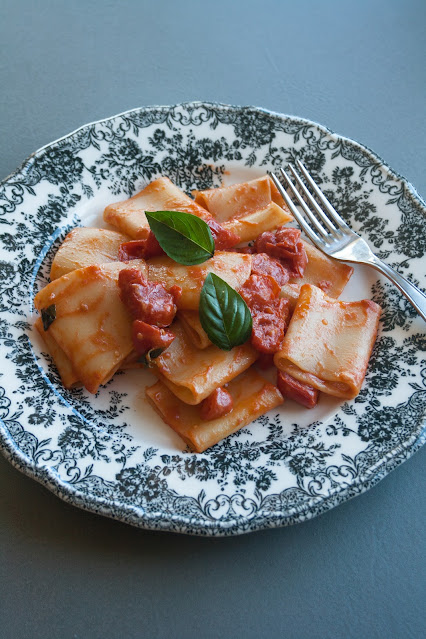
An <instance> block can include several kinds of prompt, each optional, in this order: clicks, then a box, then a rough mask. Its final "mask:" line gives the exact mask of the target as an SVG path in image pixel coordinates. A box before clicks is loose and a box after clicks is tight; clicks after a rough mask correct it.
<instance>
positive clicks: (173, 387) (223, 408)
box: [34, 176, 380, 452]
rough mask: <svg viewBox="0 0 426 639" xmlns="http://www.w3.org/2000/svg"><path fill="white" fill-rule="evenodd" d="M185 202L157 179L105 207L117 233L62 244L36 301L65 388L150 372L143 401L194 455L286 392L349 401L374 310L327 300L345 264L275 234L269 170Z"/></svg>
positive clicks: (275, 196)
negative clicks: (270, 373) (270, 371)
mask: <svg viewBox="0 0 426 639" xmlns="http://www.w3.org/2000/svg"><path fill="white" fill-rule="evenodd" d="M193 196H194V198H195V199H191V198H190V197H189V196H188V195H186V194H185V193H183V192H182V191H181V190H180V189H179V188H178V187H177V186H175V185H174V184H173V183H172V182H170V180H169V179H168V178H164V177H163V178H159V179H157V180H154V181H153V182H151V183H150V184H149V185H148V186H146V187H145V188H144V189H143V190H142V191H141V192H140V193H137V194H136V195H134V196H133V197H132V198H130V199H129V200H125V201H123V202H118V203H116V204H111V205H109V206H107V208H106V209H105V212H104V219H105V221H106V222H108V223H109V224H111V225H112V226H114V227H115V228H116V230H115V231H112V230H107V229H94V228H90V229H87V228H75V229H73V230H72V231H71V232H70V233H69V234H68V236H67V237H66V238H65V240H64V242H63V244H62V245H61V246H60V248H59V249H58V251H57V253H56V256H55V258H54V260H53V263H52V267H51V274H50V279H51V282H50V283H49V284H48V285H47V286H46V287H45V288H44V289H43V290H41V291H40V292H39V293H38V294H37V295H36V297H35V300H34V303H35V307H36V309H37V310H38V311H40V313H41V317H39V318H38V319H37V321H36V328H37V330H38V332H39V333H40V335H41V336H42V337H43V338H44V341H45V344H46V347H47V349H48V350H49V352H50V355H51V356H52V358H53V360H54V362H55V364H56V366H57V369H58V372H59V374H60V376H61V379H62V382H63V385H64V386H65V387H66V388H69V389H71V388H74V387H75V386H77V385H80V384H82V385H84V386H85V387H86V389H87V390H88V391H89V392H91V393H96V392H98V390H99V388H100V387H101V386H102V385H104V384H106V383H107V382H108V381H109V380H110V379H111V377H112V376H113V375H114V373H115V372H116V371H117V370H125V369H126V368H134V367H142V366H149V367H150V368H151V370H152V372H153V374H154V375H155V376H156V378H157V381H156V383H155V384H153V385H152V386H150V387H149V388H147V389H146V396H147V400H148V401H149V403H150V404H151V405H152V406H153V407H154V409H155V410H156V412H157V413H158V414H159V415H160V416H161V417H162V419H163V420H164V421H165V423H166V424H168V425H169V426H170V427H171V428H172V429H173V430H174V431H176V432H177V433H178V434H179V435H180V436H181V437H182V439H183V440H184V441H185V442H186V443H187V444H188V445H189V446H190V447H191V448H192V449H193V450H195V451H197V452H202V451H204V450H205V449H206V448H208V447H210V446H213V445H214V444H216V443H217V442H218V441H220V440H221V439H222V438H223V437H227V436H228V435H230V434H231V433H234V432H235V431H236V430H238V429H240V428H242V427H243V426H245V425H247V424H248V423H250V422H251V421H252V420H253V419H254V418H256V417H258V416H259V415H261V414H263V413H265V412H267V411H268V410H271V409H272V408H275V407H276V406H278V405H280V404H282V403H283V402H284V400H285V399H286V398H287V399H290V400H295V401H297V402H299V403H300V404H302V405H304V406H306V407H308V408H310V407H313V406H315V404H316V403H317V401H318V395H319V394H320V393H326V394H329V395H334V396H337V397H341V398H344V399H350V398H353V397H355V396H356V395H357V394H358V393H359V391H360V389H361V385H362V382H363V379H364V376H365V372H366V368H367V365H368V360H369V358H370V355H371V351H372V348H373V345H374V341H375V338H376V334H377V327H378V321H379V314H380V307H379V306H378V305H377V304H375V303H374V302H372V301H370V300H361V301H359V302H342V301H340V300H338V299H337V298H338V297H339V295H340V294H341V292H342V291H343V289H344V287H345V285H346V284H347V282H348V281H349V278H350V277H351V274H352V270H353V269H352V268H351V267H349V266H347V265H345V264H341V263H339V262H336V261H335V260H332V259H330V258H328V257H327V256H325V255H324V254H322V253H321V252H320V251H318V250H317V249H316V248H314V247H313V246H312V245H311V244H309V243H308V242H305V241H303V240H302V239H301V238H300V231H298V230H297V229H294V228H292V227H290V226H286V225H287V223H288V222H290V221H291V220H292V217H291V215H290V214H289V212H288V210H287V208H286V206H285V204H284V202H283V200H282V199H281V196H280V195H279V193H278V191H277V190H276V188H275V186H274V185H273V183H272V181H271V180H270V179H269V177H267V176H265V177H262V178H258V179H256V180H252V181H250V182H246V183H242V184H235V185H232V186H228V187H222V188H216V189H209V190H207V191H195V192H194V193H193ZM193 216H195V217H196V218H197V219H196V220H194V217H193ZM154 222H155V225H154ZM247 243H248V244H247ZM182 247H184V249H183V248H182ZM191 247H193V248H194V255H192V256H191V255H190V253H191V250H192V248H191ZM185 251H186V252H187V253H188V255H184V256H183V257H182V255H183V254H184V253H185ZM171 256H174V257H171ZM176 256H178V257H176ZM271 367H275V368H276V383H275V384H273V383H271V382H269V381H266V379H264V377H263V376H262V374H261V373H260V372H259V369H260V371H261V370H262V369H266V368H271ZM255 369H258V370H257V371H256V370H255Z"/></svg>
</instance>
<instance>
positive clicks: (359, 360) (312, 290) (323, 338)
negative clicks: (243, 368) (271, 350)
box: [274, 284, 381, 399]
mask: <svg viewBox="0 0 426 639" xmlns="http://www.w3.org/2000/svg"><path fill="white" fill-rule="evenodd" d="M380 310H381V309H380V306H378V305H377V304H375V303H374V302H372V301H371V300H362V301H360V302H341V301H339V300H335V299H332V298H330V297H328V296H327V295H325V293H324V292H323V291H321V289H319V288H317V287H316V286H312V285H311V284H304V285H303V286H302V288H301V291H300V296H299V299H298V302H297V304H296V308H295V310H294V313H293V316H292V319H291V322H290V325H289V328H288V331H287V333H286V335H285V337H284V341H283V344H282V349H281V350H280V351H279V352H277V353H276V355H275V358H274V362H275V364H276V366H277V368H278V369H279V370H282V371H284V372H286V373H289V374H290V375H291V376H292V377H294V378H296V379H298V380H299V381H301V382H305V383H306V384H309V385H311V386H313V387H314V388H317V389H318V390H320V391H323V392H325V393H327V394H329V395H335V396H336V397H342V398H344V399H352V398H353V397H356V395H358V393H359V391H360V389H361V384H362V381H363V379H364V376H365V371H366V369H367V365H368V360H369V359H370V355H371V351H372V349H373V345H374V341H375V339H376V335H377V326H378V322H379V315H380Z"/></svg>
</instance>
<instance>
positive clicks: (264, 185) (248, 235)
mask: <svg viewBox="0 0 426 639" xmlns="http://www.w3.org/2000/svg"><path fill="white" fill-rule="evenodd" d="M193 194H194V195H195V201H196V202H197V203H199V204H200V205H202V206H204V207H205V208H206V209H207V210H208V211H209V213H211V214H212V215H213V217H214V218H215V220H216V221H217V222H219V223H220V224H222V225H223V227H224V228H225V229H228V230H231V231H233V232H234V233H236V234H237V235H238V237H239V239H240V242H249V241H251V240H254V239H255V238H256V237H257V236H258V235H260V233H263V232H264V231H270V230H271V229H274V228H276V227H277V226H281V225H283V224H286V223H287V222H289V221H290V220H292V219H293V218H292V216H291V215H290V213H289V212H288V209H287V207H286V205H285V204H284V201H283V199H282V197H281V196H280V194H279V193H278V191H277V189H276V187H275V185H274V184H273V182H272V180H271V179H270V178H269V177H267V176H265V177H262V178H258V179H256V180H251V181H250V182H244V183H242V184H232V185H231V186H225V187H222V188H219V189H209V190H208V191H194V192H193Z"/></svg>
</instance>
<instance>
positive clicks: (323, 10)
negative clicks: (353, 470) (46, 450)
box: [0, 0, 426, 639]
mask: <svg viewBox="0 0 426 639" xmlns="http://www.w3.org/2000/svg"><path fill="white" fill-rule="evenodd" d="M425 24H426V3H425V2H424V0H405V2H402V1H400V2H397V1H395V0H394V1H389V0H387V1H386V2H385V1H379V0H369V1H361V0H358V1H355V0H353V1H352V2H346V1H340V2H338V1H331V0H330V1H327V0H325V1H323V2H314V1H312V2H308V1H307V0H301V1H299V2H297V3H296V2H292V3H288V2H278V1H275V2H274V1H272V0H261V1H260V0H257V1H255V2H254V1H250V0H245V1H235V2H231V1H230V2H223V1H222V0H216V1H215V2H209V3H208V2H195V1H185V0H182V1H181V2H180V3H177V2H172V1H165V0H158V1H157V2H153V1H151V2H148V1H147V0H141V1H139V2H136V1H130V0H127V1H126V0H124V1H122V2H119V3H118V2H117V3H115V2H111V1H110V0H105V1H104V2H100V1H99V2H95V1H92V0H88V1H87V2H83V1H81V0H74V1H73V0H71V1H70V0H69V1H68V2H63V1H62V0H60V1H55V2H54V1H47V0H46V1H43V2H40V1H37V0H32V1H31V2H30V1H18V2H16V1H14V2H12V1H10V0H2V1H1V3H0V46H1V56H0V109H1V110H0V139H1V141H2V145H1V150H2V153H1V154H0V179H2V178H4V177H6V176H7V175H8V174H9V173H10V172H11V171H12V170H13V169H14V168H15V167H16V166H17V165H18V164H20V163H21V162H22V161H23V160H24V159H25V158H26V157H27V156H28V155H29V154H30V153H32V152H33V151H35V150H36V149H37V148H39V147H40V146H42V145H44V144H47V143H48V142H50V141H52V140H54V139H56V138H58V137H60V136H62V135H64V134H66V133H68V132H69V131H71V130H73V129H74V128H76V127H78V126H80V125H82V124H84V123H86V122H90V121H93V120H98V119H100V118H103V117H107V116H110V115H113V114H115V113H118V112H120V111H123V110H126V109H130V108H133V107H137V106H142V105H152V104H173V103H176V102H181V101H188V100H194V99H201V100H211V101H221V102H227V103H231V104H241V105H245V104H253V105H256V106H262V107H265V108H268V109H272V110H276V111H280V112H283V113H289V114H294V115H299V116H302V117H306V118H310V119H313V120H315V121H318V122H320V123H322V124H324V125H326V126H328V127H329V128H331V129H332V130H334V131H336V132H337V133H340V134H342V135H345V136H348V137H352V138H354V139H356V140H358V141H359V142H362V143H364V144H366V145H367V146H369V147H370V148H372V149H374V151H376V152H377V153H378V154H379V155H380V156H381V157H383V158H384V159H385V160H386V161H387V162H388V163H389V164H390V166H391V167H392V168H393V169H394V170H396V171H397V172H399V173H400V174H402V175H404V176H405V177H406V178H407V179H408V180H409V181H411V182H412V183H413V184H414V186H415V187H416V188H417V190H418V191H419V193H421V194H422V195H423V196H425V195H426V175H425V166H426V145H425V104H426V82H425V80H426V78H425V35H426V34H425ZM425 454H426V451H425V450H424V449H423V450H421V451H420V452H419V453H418V454H417V455H415V456H414V457H413V458H412V459H410V460H409V461H408V462H406V463H405V464H404V465H402V466H401V467H399V468H398V469H397V470H396V471H395V472H394V473H392V474H391V475H390V476H388V477H387V478H386V479H385V480H384V481H383V482H381V483H380V484H379V485H378V486H376V487H375V488H374V489H372V490H371V491H369V492H368V493H366V494H365V495H362V496H361V497H358V498H357V499H355V500H352V501H350V502H348V503H346V504H344V505H342V506H340V507H339V508H336V509H334V510H333V511H331V512H329V513H327V514H325V515H323V516H322V517H319V518H317V519H315V520H312V521H310V522H307V523H305V524H301V525H299V526H295V527H292V528H286V529H278V530H270V531H263V532H259V533H255V534H251V535H248V536H242V537H235V538H231V539H200V538H191V537H183V536H175V535H171V534H161V533H151V532H144V531H140V530H137V529H133V528H130V527H127V526H125V525H124V524H120V523H118V522H114V521H111V520H108V519H104V518H100V517H97V516H95V515H91V514H89V513H85V512H83V511H79V510H77V509H75V508H73V507H71V506H69V505H67V504H65V503H63V502H61V501H60V500H59V499H58V498H56V497H55V496H53V495H52V494H50V493H49V492H47V491H46V490H45V489H44V488H42V487H41V486H39V485H38V484H36V483H35V482H33V481H31V480H30V479H28V478H27V477H24V476H23V475H21V474H20V473H18V472H17V471H16V470H15V469H14V468H12V466H10V465H9V464H8V462H6V461H5V460H4V459H3V458H2V457H0V638H1V639H9V638H13V639H21V638H24V637H25V638H27V637H28V638H29V639H30V638H31V639H32V638H38V637H43V639H50V638H55V639H57V638H68V637H69V638H73V639H77V638H78V639H80V638H86V637H89V638H92V637H96V638H97V637H99V638H109V637H126V638H127V637H147V638H151V637H152V638H154V637H160V638H162V637H167V638H174V637H177V638H180V637H185V638H191V637H197V638H200V639H203V638H210V637H232V638H236V637H246V638H250V637H286V638H293V637H296V638H301V639H310V638H317V637H318V638H321V639H322V638H328V637H330V638H341V637H345V638H346V637H348V638H352V637H354V638H355V637H356V638H359V637H362V638H364V637H365V638H376V637H378V638H379V637H380V638H382V637H384V638H386V639H388V638H393V637H395V638H396V637H397V638H399V637H401V638H402V637H404V638H410V637H416V638H417V637H423V636H424V634H425V632H424V622H423V618H424V592H425V552H424V550H425V544H424V531H423V524H424V515H425V501H426V499H425V490H424V486H425V475H426V473H425V464H424V462H425V459H426V457H425Z"/></svg>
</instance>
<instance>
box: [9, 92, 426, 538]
mask: <svg viewBox="0 0 426 639" xmlns="http://www.w3.org/2000/svg"><path fill="white" fill-rule="evenodd" d="M296 158H299V159H301V160H302V161H303V162H304V163H305V164H306V166H307V168H308V170H309V171H310V172H311V174H312V175H313V177H314V178H315V180H316V181H317V182H318V183H319V184H320V185H321V188H322V189H323V190H324V191H325V193H326V195H327V196H328V197H329V198H330V199H331V201H332V202H333V204H334V205H335V207H336V208H337V209H338V210H339V212H340V213H341V214H342V215H343V216H344V218H345V219H346V220H347V222H348V223H349V224H350V225H351V226H352V227H353V228H354V230H356V231H357V232H358V233H360V234H361V235H362V236H363V237H365V238H366V239H367V240H368V241H369V242H370V243H371V245H372V247H373V250H374V251H375V252H376V253H377V254H378V255H379V256H380V257H381V258H382V259H384V260H386V261H387V262H388V263H389V264H391V265H392V266H394V267H395V268H396V269H397V270H399V271H400V272H401V273H402V274H403V275H405V276H408V278H409V279H411V280H412V281H413V282H414V283H416V284H417V285H419V286H420V287H423V288H424V287H425V285H426V273H425V260H424V254H425V251H426V240H425V238H426V207H425V204H424V202H423V201H422V200H421V198H420V197H419V196H418V194H417V193H416V192H415V191H414V189H413V187H412V186H411V185H409V184H408V183H407V182H406V181H405V180H404V179H403V178H401V177H399V176H397V175H396V174H395V173H394V172H392V170H391V169H390V168H389V167H387V166H386V165H385V163H384V162H383V161H382V160H380V158H378V157H377V156H376V155H375V154H374V153H372V152H371V151H369V150H368V149H366V148H365V147H362V146H361V145H359V144H357V143H356V142H353V141H351V140H348V139H345V138H342V137H340V136H338V135H336V134H334V133H332V132H330V131H329V130H327V129H325V128H324V127H322V126H320V125H318V124H315V123H313V122H309V121H307V120H303V119H300V118H296V117H290V116H285V115H280V114H276V113H271V112H268V111H264V110H262V109H257V108H253V107H233V106H227V105H220V104H206V103H199V102H197V103H189V104H181V105H176V106H171V107H148V108H140V109H135V110H133V111H129V112H127V113H123V114H121V115H118V116H115V117H112V118H109V119H107V120H103V121H101V122H97V123H94V124H89V125H86V126H83V127H81V128H80V129H78V130H77V131H75V132H74V133H71V134H70V135H67V136H66V137H64V138H62V139H60V140H58V141H56V142H54V143H52V144H50V145H48V146H46V147H44V148H43V149H40V150H39V151H37V152H36V153H35V154H34V155H33V156H32V157H31V158H29V159H28V160H27V161H26V162H25V163H24V164H23V165H22V167H21V168H19V169H18V170H17V171H16V172H15V173H13V174H12V175H11V176H10V177H9V178H8V179H6V180H5V181H4V182H3V183H2V184H1V185H0V221H1V223H2V234H1V244H0V273H1V280H0V289H1V297H0V300H1V301H0V304H1V312H0V339H1V344H2V353H3V354H4V359H3V366H2V369H1V373H0V420H1V421H0V446H1V448H2V450H3V452H4V453H5V455H6V456H7V457H8V458H9V459H10V460H11V461H12V463H13V464H14V465H15V466H17V467H18V468H19V469H21V470H22V471H23V472H25V473H26V474H28V475H30V476H31V477H33V478H35V479H37V480H38V481H40V482H42V483H43V484H45V485H46V486H47V487H48V488H50V489H51V490H52V491H54V492H55V493H56V494H58V495H59V496H60V497H62V498H63V499H66V500H67V501H69V502H71V503H73V504H75V505H77V506H80V507H82V508H85V509H87V510H90V511H93V512H96V513H100V514H104V515H107V516H111V517H114V518H117V519H120V520H122V521H125V522H128V523H130V524H133V525H136V526H140V527H142V528H150V529H162V530H170V531H176V532H183V533H190V534H201V535H230V534H239V533H243V532H249V531H252V530H258V529H260V528H267V527H272V526H282V525H287V524H291V523H296V522H300V521H303V520H305V519H308V518H310V517H313V516H315V515H317V514H320V513H322V512H324V511H326V510H327V509H329V508H331V507H333V506H335V505H337V504H339V503H341V502H343V501H345V500H346V499H349V498H350V497H353V496H355V495H357V494H359V493H361V492H363V491H364V490H366V489H367V488H369V487H370V486H372V485H374V484H375V483H376V482H377V481H379V480H380V479H382V478H383V477H384V476H385V475H386V474H387V473H388V472H389V471H391V470H392V469H393V468H395V467H396V466H397V465H398V464H399V463H401V462H402V461H403V460H404V459H406V458H408V457H409V456H410V455H412V454H413V453H414V452H415V451H416V450H417V449H418V448H419V447H420V446H421V445H422V444H423V443H424V440H425V427H424V416H425V412H426V363H425V351H426V336H425V333H424V325H423V323H422V321H421V320H420V318H418V317H417V316H416V314H415V311H413V309H412V308H411V306H410V305H409V304H408V302H406V301H405V299H404V298H403V297H401V295H400V294H399V293H398V291H397V290H396V289H395V288H394V287H392V285H391V284H390V283H388V282H387V281H385V280H383V279H382V278H380V277H379V276H378V275H377V274H376V273H375V272H374V273H373V272H372V271H371V270H366V269H364V270H362V269H361V268H359V269H357V273H356V275H355V276H354V280H355V281H354V283H353V285H352V283H351V284H350V285H349V287H348V295H349V297H350V299H356V298H358V299H361V298H362V297H371V298H372V299H374V300H375V301H376V302H378V303H379V304H381V305H382V307H383V315H382V321H381V328H380V333H379V337H378V340H377V343H376V346H375V348H374V351H373V355H372V358H371V361H370V365H369V368H368V372H367V377H366V381H365V383H364V386H363V389H362V391H361V393H360V394H359V396H358V397H357V398H355V400H352V401H350V402H345V403H341V402H337V401H335V400H332V399H330V398H323V399H322V401H321V403H320V404H319V407H318V408H317V409H314V410H313V411H306V410H305V409H301V408H299V407H297V406H296V405H293V406H292V405H291V402H288V403H287V404H286V405H285V406H284V407H283V408H282V409H280V410H279V411H276V412H275V411H274V412H272V414H267V415H264V416H262V417H260V418H259V419H257V420H256V421H255V422H253V423H252V424H251V425H249V426H248V427H246V428H244V429H243V430H242V431H240V432H238V433H236V434H235V435H233V436H231V437H229V438H228V439H225V440H224V441H222V442H221V443H219V444H217V445H216V446H214V447H213V448H211V449H209V450H207V451H206V452H205V453H203V454H201V455H195V454H193V453H191V452H190V451H189V450H188V449H186V448H185V447H184V445H183V444H182V442H181V441H180V440H179V438H178V437H177V436H175V434H174V433H173V432H171V431H170V429H169V428H168V427H167V426H165V425H164V424H163V423H162V422H161V420H159V418H158V417H157V416H156V415H155V414H154V412H153V411H151V409H148V408H147V406H146V404H144V402H143V399H142V395H143V387H144V385H145V384H146V383H149V382H150V381H151V379H150V376H149V375H150V374H149V373H148V372H140V371H127V372H126V373H125V374H124V373H121V374H118V375H116V376H115V377H114V379H113V380H111V382H109V383H108V384H107V386H106V387H104V388H102V389H101V390H100V392H99V393H98V394H97V395H96V396H92V395H90V394H88V393H87V392H86V391H85V390H84V389H75V390H72V391H66V390H65V389H63V388H62V385H61V383H60V379H59V378H58V375H57V372H56V370H55V367H54V365H53V364H52V362H51V360H50V358H49V356H48V355H47V354H46V353H45V349H44V348H43V345H42V344H41V342H40V339H39V338H38V335H37V333H36V331H35V330H34V328H33V322H34V318H35V314H34V309H33V305H32V299H33V297H34V294H35V292H36V291H37V290H39V289H40V288H42V287H43V286H44V285H45V284H46V283H47V278H48V273H49V268H50V263H51V261H52V258H53V255H54V253H55V251H56V249H57V247H58V246H59V244H60V243H61V241H62V240H63V238H64V237H65V235H66V233H67V232H68V231H69V230H70V229H71V228H72V227H73V226H76V225H91V224H93V225H101V223H102V222H101V220H102V211H103V208H104V207H105V206H106V204H108V203H109V202H111V201H114V200H120V199H124V198H125V197H128V196H130V195H132V194H133V193H134V192H135V191H137V190H139V189H141V188H142V187H143V186H144V185H146V184H147V183H148V182H149V181H150V180H152V179H153V178H155V177H157V176H159V175H167V176H168V177H170V178H171V180H172V181H174V182H175V183H176V184H177V185H178V186H180V187H181V188H182V189H184V190H185V191H186V192H188V193H190V191H191V190H192V189H194V188H197V189H206V188H211V187H213V186H218V185H221V184H228V183H231V182H236V181H243V180H246V179H250V178H253V177H257V176H259V175H262V174H263V173H265V172H266V171H267V170H270V169H273V168H276V167H279V166H281V165H283V164H285V163H287V162H288V161H291V160H293V159H296ZM351 287H352V288H351ZM342 297H343V299H347V296H346V291H345V292H344V293H343V296H342Z"/></svg>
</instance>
